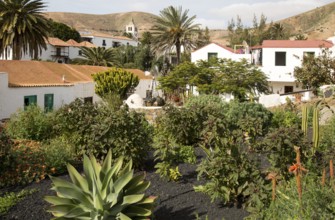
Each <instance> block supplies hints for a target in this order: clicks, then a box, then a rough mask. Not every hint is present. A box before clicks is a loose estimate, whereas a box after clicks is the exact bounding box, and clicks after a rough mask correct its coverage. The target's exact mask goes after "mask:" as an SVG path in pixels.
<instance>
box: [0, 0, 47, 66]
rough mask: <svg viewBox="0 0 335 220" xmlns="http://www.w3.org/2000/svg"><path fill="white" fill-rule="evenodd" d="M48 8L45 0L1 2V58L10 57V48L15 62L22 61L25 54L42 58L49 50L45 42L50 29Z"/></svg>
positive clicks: (9, 0)
mask: <svg viewBox="0 0 335 220" xmlns="http://www.w3.org/2000/svg"><path fill="white" fill-rule="evenodd" d="M45 7H46V4H45V3H44V2H43V1H42V0H8V1H0V15H1V19H0V55H4V56H5V57H7V56H8V54H7V50H6V48H7V47H8V46H9V47H12V49H13V59H14V60H20V59H21V57H22V55H23V54H29V55H31V57H32V58H34V59H37V58H38V55H39V53H40V51H41V50H42V49H46V48H47V44H46V41H45V39H46V38H47V37H48V33H49V30H50V27H49V23H48V20H47V19H46V17H45V16H44V15H43V11H44V10H45Z"/></svg>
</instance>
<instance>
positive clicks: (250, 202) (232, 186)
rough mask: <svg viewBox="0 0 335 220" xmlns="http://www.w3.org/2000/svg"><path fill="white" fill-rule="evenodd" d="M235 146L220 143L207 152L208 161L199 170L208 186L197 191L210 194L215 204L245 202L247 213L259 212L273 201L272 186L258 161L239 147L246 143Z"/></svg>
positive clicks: (205, 185)
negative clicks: (263, 175)
mask: <svg viewBox="0 0 335 220" xmlns="http://www.w3.org/2000/svg"><path fill="white" fill-rule="evenodd" d="M240 141H242V140H240ZM235 144H236V145H235ZM235 144H231V143H227V144H223V142H217V143H216V145H215V147H214V148H213V150H207V149H206V150H205V151H206V153H207V158H205V159H203V160H202V162H201V163H200V164H199V166H198V168H197V171H198V178H204V179H205V180H206V183H204V184H203V185H198V186H195V187H194V189H195V191H196V192H202V193H205V194H206V195H208V196H209V197H210V198H211V200H212V202H213V201H215V200H220V201H222V202H223V203H224V204H230V203H231V204H235V205H238V204H241V203H242V204H243V207H244V208H246V210H247V211H249V212H259V211H260V210H261V209H263V208H264V207H266V204H267V203H268V202H269V198H268V196H269V192H270V187H269V185H268V184H266V182H265V180H264V179H263V178H262V176H261V173H260V171H259V170H258V168H257V166H256V164H255V162H254V161H253V160H251V159H249V158H248V156H247V155H248V154H247V152H246V151H243V150H242V149H241V147H240V146H239V145H240V144H242V143H239V144H237V143H235Z"/></svg>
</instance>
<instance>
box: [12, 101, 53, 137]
mask: <svg viewBox="0 0 335 220" xmlns="http://www.w3.org/2000/svg"><path fill="white" fill-rule="evenodd" d="M52 123H53V121H52V116H51V114H49V113H44V111H43V110H42V109H41V108H40V107H39V106H36V105H30V106H28V107H27V109H26V110H18V111H17V112H16V113H15V114H13V115H11V117H10V120H9V121H8V124H7V126H6V130H7V132H8V134H9V135H10V136H11V137H12V138H18V139H29V140H38V141H41V140H45V139H49V138H51V137H52V135H53V134H52V132H50V131H52Z"/></svg>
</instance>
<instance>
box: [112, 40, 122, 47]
mask: <svg viewBox="0 0 335 220" xmlns="http://www.w3.org/2000/svg"><path fill="white" fill-rule="evenodd" d="M120 45H121V43H120V42H116V41H113V47H114V48H115V47H119V46H120Z"/></svg>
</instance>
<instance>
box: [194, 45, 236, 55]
mask: <svg viewBox="0 0 335 220" xmlns="http://www.w3.org/2000/svg"><path fill="white" fill-rule="evenodd" d="M210 44H215V45H217V46H219V47H222V48H223V49H225V50H228V51H230V52H232V53H235V52H234V49H232V48H230V47H227V46H223V45H221V44H219V43H215V42H214V43H209V44H207V45H205V46H203V47H200V48H198V49H196V50H194V51H193V52H195V51H198V50H201V49H202V48H204V47H207V46H208V45H210Z"/></svg>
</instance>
